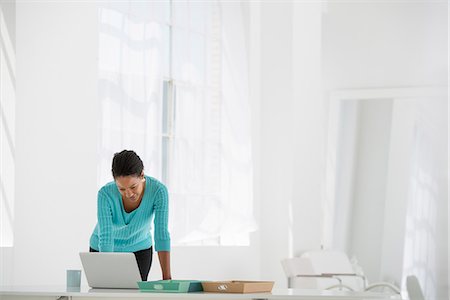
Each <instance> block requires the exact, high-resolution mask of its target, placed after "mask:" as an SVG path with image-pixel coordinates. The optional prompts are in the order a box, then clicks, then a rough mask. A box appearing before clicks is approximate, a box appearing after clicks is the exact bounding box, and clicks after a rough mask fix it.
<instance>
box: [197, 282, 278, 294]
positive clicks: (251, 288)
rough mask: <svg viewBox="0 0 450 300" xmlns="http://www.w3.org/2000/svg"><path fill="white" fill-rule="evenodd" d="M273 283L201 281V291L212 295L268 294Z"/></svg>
mask: <svg viewBox="0 0 450 300" xmlns="http://www.w3.org/2000/svg"><path fill="white" fill-rule="evenodd" d="M273 285H274V282H273V281H243V280H232V281H203V282H202V286H203V291H204V292H213V293H270V292H271V291H272V288H273Z"/></svg>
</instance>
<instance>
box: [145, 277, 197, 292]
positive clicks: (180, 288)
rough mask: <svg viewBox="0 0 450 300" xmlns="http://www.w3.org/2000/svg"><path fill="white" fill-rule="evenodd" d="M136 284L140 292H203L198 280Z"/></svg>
mask: <svg viewBox="0 0 450 300" xmlns="http://www.w3.org/2000/svg"><path fill="white" fill-rule="evenodd" d="M137 284H138V286H139V289H140V290H141V291H142V292H153V293H190V292H201V291H203V287H202V283H201V281H199V280H158V281H138V283H137Z"/></svg>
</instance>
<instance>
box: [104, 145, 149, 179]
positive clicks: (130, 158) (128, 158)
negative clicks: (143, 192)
mask: <svg viewBox="0 0 450 300" xmlns="http://www.w3.org/2000/svg"><path fill="white" fill-rule="evenodd" d="M143 170H144V163H143V162H142V160H141V158H140V157H139V156H138V155H137V154H136V152H134V151H132V150H123V151H122V152H119V153H116V154H114V157H113V161H112V175H113V177H114V178H117V177H120V176H130V175H132V176H136V177H139V176H141V174H142V171H143Z"/></svg>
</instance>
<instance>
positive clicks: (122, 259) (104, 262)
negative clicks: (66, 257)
mask: <svg viewBox="0 0 450 300" xmlns="http://www.w3.org/2000/svg"><path fill="white" fill-rule="evenodd" d="M80 258H81V264H82V265H83V269H84V273H85V274H86V279H87V282H88V284H89V286H90V287H91V288H103V289H105V288H106V289H111V288H114V289H137V288H138V285H137V282H138V281H141V275H140V273H139V268H138V265H137V261H136V257H135V256H134V253H122V252H120V253H119V252H80Z"/></svg>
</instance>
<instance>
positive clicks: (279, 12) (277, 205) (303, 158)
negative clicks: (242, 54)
mask: <svg viewBox="0 0 450 300" xmlns="http://www.w3.org/2000/svg"><path fill="white" fill-rule="evenodd" d="M321 10H322V5H321V3H300V2H299V3H295V2H294V3H289V2H280V3H278V2H264V3H263V4H262V5H261V33H262V35H261V52H260V55H261V61H260V63H261V65H260V70H261V111H260V113H261V115H260V118H261V145H260V147H261V199H257V200H258V201H261V223H260V225H261V229H260V234H261V276H262V277H264V278H269V279H272V280H275V281H276V282H277V285H276V286H277V287H286V286H287V280H286V276H285V275H284V272H283V270H282V268H281V263H280V261H281V260H282V259H284V258H287V257H292V256H294V255H298V254H299V253H300V252H302V251H304V250H308V249H319V248H320V244H321V230H322V216H321V205H322V201H323V196H324V195H323V183H324V182H323V178H324V173H323V172H324V149H323V147H324V140H325V135H324V129H323V128H324V115H325V111H324V108H323V102H322V96H321V89H320V84H321V78H320V75H321V74H320V63H321V62H320V53H321V35H320V32H321V26H320V25H321Z"/></svg>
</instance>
